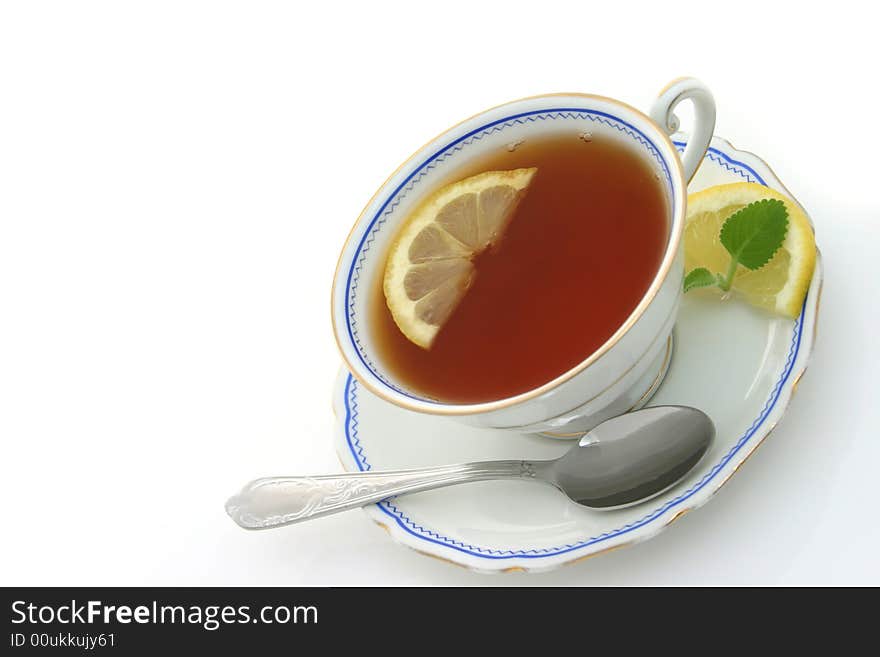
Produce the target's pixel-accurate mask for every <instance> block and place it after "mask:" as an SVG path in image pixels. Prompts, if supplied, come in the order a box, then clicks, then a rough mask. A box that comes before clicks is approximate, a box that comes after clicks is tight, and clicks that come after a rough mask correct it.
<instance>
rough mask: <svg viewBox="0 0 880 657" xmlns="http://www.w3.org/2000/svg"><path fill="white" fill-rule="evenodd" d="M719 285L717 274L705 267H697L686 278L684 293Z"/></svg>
mask: <svg viewBox="0 0 880 657" xmlns="http://www.w3.org/2000/svg"><path fill="white" fill-rule="evenodd" d="M717 283H718V281H717V280H716V278H715V274H713V273H712V272H710V271H709V270H708V269H706V268H705V267H697V268H696V269H693V270H691V272H690V273H689V274H688V275H687V276H685V277H684V291H685V292H690V291H691V290H693V289H695V288H698V287H709V286H710V285H715V284H717Z"/></svg>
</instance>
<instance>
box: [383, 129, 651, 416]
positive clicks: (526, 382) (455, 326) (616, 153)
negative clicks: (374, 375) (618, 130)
mask: <svg viewBox="0 0 880 657" xmlns="http://www.w3.org/2000/svg"><path fill="white" fill-rule="evenodd" d="M525 167H537V173H536V174H535V175H534V178H533V179H532V181H531V183H530V185H529V187H528V189H527V191H526V192H525V194H524V196H523V197H522V200H521V201H520V202H519V205H518V206H517V207H516V210H515V213H514V214H513V216H512V219H510V223H509V224H508V225H507V227H506V229H505V230H504V232H503V235H502V237H501V238H500V239H499V240H498V242H497V243H495V244H493V245H492V247H490V248H489V249H488V250H486V251H485V252H483V253H481V254H479V255H478V256H476V259H475V260H474V261H473V262H474V266H475V267H474V275H473V277H472V282H471V285H470V287H469V288H468V290H467V292H466V293H465V294H464V297H463V298H462V299H461V301H460V302H459V304H458V305H457V306H456V307H455V309H454V310H453V311H452V314H451V315H450V316H449V318H448V319H447V320H446V322H445V323H444V324H443V325H442V328H441V329H440V330H439V333H437V335H436V338H435V339H434V341H433V343H432V344H431V347H430V348H429V349H424V348H422V347H419V346H417V345H416V344H414V343H413V342H411V341H410V340H408V339H407V338H406V336H404V335H403V333H402V332H401V331H400V329H399V328H398V326H397V324H396V323H395V321H394V319H393V317H392V316H391V313H390V311H389V309H388V306H387V305H386V303H385V295H384V293H383V290H382V287H381V285H382V283H381V276H380V277H379V284H378V286H377V289H376V290H375V292H374V294H373V297H374V298H373V300H372V301H371V303H372V308H371V314H372V316H371V322H372V326H373V329H374V330H373V333H374V335H376V343H377V348H378V352H379V353H378V356H379V358H380V361H381V363H382V366H383V369H385V370H386V371H387V372H388V373H389V374H390V375H391V376H392V377H393V378H394V379H396V380H397V381H398V382H399V383H400V384H401V385H402V386H403V387H404V388H406V389H408V390H410V391H411V392H413V393H415V394H418V395H420V396H424V397H428V398H431V399H436V400H439V401H443V402H448V403H477V402H486V401H492V400H497V399H502V398H506V397H510V396H513V395H517V394H519V393H523V392H526V391H528V390H531V389H533V388H535V387H538V386H541V385H542V384H544V383H547V382H548V381H551V380H552V379H554V378H556V377H557V376H559V375H561V374H563V373H564V372H566V371H567V370H569V369H571V368H572V367H574V366H575V365H577V364H578V363H580V362H581V361H583V360H584V359H585V358H586V357H588V356H589V355H590V354H592V353H593V352H594V351H596V349H598V348H599V347H600V346H601V345H602V344H603V343H605V341H606V340H608V338H609V337H610V336H611V335H612V334H613V333H614V332H615V331H616V330H617V329H618V328H619V327H620V326H621V324H623V322H624V321H625V320H626V318H627V317H628V316H629V315H630V313H631V312H632V311H633V309H634V308H635V307H636V305H637V304H638V303H639V301H640V300H641V298H642V297H643V296H644V294H645V292H646V291H647V289H648V287H649V285H650V283H651V281H652V280H653V278H654V276H655V274H656V273H657V270H658V268H659V266H660V262H661V260H662V258H663V252H664V250H665V248H666V242H667V236H668V221H667V213H668V211H667V200H666V195H665V194H664V190H663V187H662V186H661V182H660V180H659V179H658V177H657V175H656V174H655V171H654V170H653V169H652V168H651V166H650V165H649V164H648V163H647V162H646V161H645V160H644V158H643V156H642V155H641V154H639V153H638V152H637V151H636V150H634V149H631V148H629V147H627V146H626V145H624V144H621V143H620V142H618V141H615V140H613V139H612V138H609V137H605V138H603V137H602V136H601V135H599V136H593V137H590V136H588V135H578V134H577V133H573V134H570V135H569V134H563V135H557V136H553V137H542V138H540V139H534V140H526V141H524V142H521V143H519V144H517V145H516V147H515V148H514V149H513V150H512V151H511V150H509V149H507V148H501V149H499V151H498V152H497V153H492V154H488V155H487V156H486V157H485V158H484V159H482V160H480V161H479V162H475V163H473V164H471V165H469V166H466V167H462V169H461V171H460V172H456V173H457V174H458V173H460V176H458V175H457V176H456V179H464V178H466V177H469V176H472V175H475V174H478V173H481V172H484V171H499V170H511V169H518V168H525Z"/></svg>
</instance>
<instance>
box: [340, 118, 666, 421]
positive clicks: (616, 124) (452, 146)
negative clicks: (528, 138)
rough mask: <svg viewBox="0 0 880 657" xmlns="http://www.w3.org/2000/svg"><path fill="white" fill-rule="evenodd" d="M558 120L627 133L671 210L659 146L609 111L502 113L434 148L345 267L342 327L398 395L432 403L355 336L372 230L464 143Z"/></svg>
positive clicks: (400, 187)
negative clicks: (387, 372)
mask: <svg viewBox="0 0 880 657" xmlns="http://www.w3.org/2000/svg"><path fill="white" fill-rule="evenodd" d="M558 119H565V120H572V119H574V120H579V119H583V120H587V121H590V122H592V123H602V124H604V125H607V126H609V127H612V128H614V129H616V130H618V131H619V132H621V133H625V134H627V135H628V136H629V137H631V138H632V139H633V140H634V141H635V142H637V143H638V144H640V145H641V146H643V147H644V148H645V150H647V151H648V153H649V155H650V156H651V157H652V158H653V159H654V160H655V161H656V162H657V163H658V164H659V165H660V167H661V170H662V171H663V172H664V174H665V176H666V183H667V185H668V186H669V195H670V198H671V199H672V202H673V206H672V212H673V214H674V213H675V194H674V193H673V188H672V174H671V173H670V171H669V167H668V166H667V164H666V161H665V160H664V159H663V157H662V156H661V155H660V149H659V148H657V146H656V145H655V144H654V142H652V141H651V140H650V139H649V138H648V137H647V135H645V134H644V133H643V132H642V131H641V130H639V129H638V128H636V127H635V126H633V125H632V124H630V123H628V122H626V121H624V120H623V119H621V118H619V117H617V116H614V115H613V114H609V113H608V112H601V111H599V110H591V109H583V108H572V107H558V108H550V109H543V110H534V111H531V112H522V113H519V114H512V115H510V116H506V117H504V118H501V119H498V120H496V121H492V122H490V123H486V124H484V125H482V126H480V127H479V128H475V129H474V130H471V131H470V132H468V133H467V134H465V135H462V136H461V137H459V138H458V139H456V140H454V141H452V142H450V143H448V144H446V145H445V146H443V147H442V148H440V149H438V150H437V151H435V152H434V153H433V154H432V155H430V156H429V157H428V158H427V159H425V160H424V161H423V162H422V163H421V164H420V165H419V166H417V167H416V168H415V170H413V172H412V173H410V174H409V175H408V176H407V177H406V178H405V179H404V180H403V181H402V182H401V183H400V184H399V185H398V186H397V188H396V189H395V190H394V191H393V192H391V194H389V195H388V197H387V198H386V200H385V202H384V203H382V205H381V206H380V207H379V209H378V210H377V211H376V213H375V214H374V215H373V218H372V219H371V220H370V223H369V224H368V225H367V228H366V230H365V231H364V235H363V237H361V240H360V242H359V243H358V247H357V249H356V251H355V254H354V257H353V258H352V265H351V267H350V268H349V270H348V276H347V278H346V288H345V298H346V306H347V312H346V328H347V330H348V336H349V339H350V340H351V342H352V344H353V345H354V346H355V353H357V356H358V358H359V359H360V361H361V362H362V363H363V364H364V366H365V367H366V368H367V369H368V370H369V371H370V373H371V374H372V375H373V376H374V377H375V378H376V379H377V380H378V381H379V382H380V383H381V384H382V385H384V386H385V387H387V388H389V389H390V390H393V391H395V392H397V393H398V394H401V395H404V396H406V397H409V398H410V399H415V400H416V401H420V402H423V403H426V404H434V403H436V402H434V401H433V400H430V399H425V398H424V397H419V396H417V395H413V394H412V393H410V392H407V391H406V390H403V389H402V388H400V387H399V386H396V385H394V384H393V383H392V382H391V381H389V380H388V378H387V377H385V376H384V375H383V374H382V373H381V372H379V370H378V368H376V366H375V365H374V364H373V361H372V359H371V358H370V357H369V355H368V354H367V352H366V349H365V348H364V346H363V343H362V342H361V339H360V336H359V335H358V328H357V318H356V317H355V313H354V307H355V299H356V295H357V291H358V282H359V280H360V272H361V269H362V268H363V265H364V261H365V258H366V254H367V252H368V251H369V250H370V247H371V246H372V244H373V242H374V240H375V236H376V233H378V231H379V230H380V229H381V228H382V226H383V224H384V223H385V221H386V220H387V219H388V217H389V216H390V215H391V214H392V213H393V212H394V210H395V209H396V208H397V206H398V205H400V202H401V201H402V200H403V199H404V198H405V197H406V195H407V194H408V193H409V192H410V191H412V190H413V188H414V187H415V186H416V185H417V184H418V183H419V182H420V181H421V180H422V179H423V178H424V177H425V176H426V175H427V174H428V172H429V171H430V170H431V169H433V168H435V167H436V166H437V165H438V164H440V163H441V162H444V161H445V160H447V159H449V158H450V157H453V156H455V155H456V154H457V153H460V152H461V151H462V150H464V148H465V147H466V146H468V145H470V144H472V143H474V142H476V141H479V140H480V139H482V138H483V137H486V136H488V135H491V134H494V133H496V132H502V131H503V130H505V129H506V128H510V127H513V126H516V125H525V124H526V123H534V122H536V121H547V120H558Z"/></svg>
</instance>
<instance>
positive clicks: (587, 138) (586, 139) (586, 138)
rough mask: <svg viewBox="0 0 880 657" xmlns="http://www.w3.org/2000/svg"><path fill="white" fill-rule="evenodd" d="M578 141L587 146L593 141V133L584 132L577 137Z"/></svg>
mask: <svg viewBox="0 0 880 657" xmlns="http://www.w3.org/2000/svg"><path fill="white" fill-rule="evenodd" d="M578 139H580V140H581V141H583V142H585V143H587V144H589V143H590V142H591V141H593V133H592V132H590V131H589V130H584V131H583V132H582V133H581V134H579V135H578Z"/></svg>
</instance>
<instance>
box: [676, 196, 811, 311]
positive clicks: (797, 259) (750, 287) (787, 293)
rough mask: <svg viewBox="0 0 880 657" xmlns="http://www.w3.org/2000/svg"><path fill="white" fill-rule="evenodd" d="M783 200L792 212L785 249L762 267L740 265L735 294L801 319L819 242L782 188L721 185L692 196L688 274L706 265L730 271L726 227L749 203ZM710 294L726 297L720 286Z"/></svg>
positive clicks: (687, 224)
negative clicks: (723, 233)
mask: <svg viewBox="0 0 880 657" xmlns="http://www.w3.org/2000/svg"><path fill="white" fill-rule="evenodd" d="M763 199H778V200H780V201H782V202H783V203H784V204H785V208H786V210H787V211H788V231H787V232H786V235H785V241H784V242H783V243H782V247H781V248H780V249H779V250H778V251H777V252H776V254H775V255H774V256H773V257H772V258H771V259H770V261H769V262H768V263H767V264H766V265H764V266H763V267H761V268H760V269H754V270H752V269H748V268H746V267H744V266H743V265H739V266H738V267H737V270H736V275H735V276H734V278H733V285H732V288H731V289H732V290H733V291H735V292H737V293H739V294H740V295H742V296H743V297H744V298H745V299H746V300H747V301H748V302H749V303H751V304H752V305H754V306H757V307H759V308H764V309H766V310H769V311H770V312H773V313H776V314H779V315H783V316H785V317H791V318H795V317H797V316H798V315H799V314H800V311H801V306H802V305H803V302H804V297H806V294H807V290H808V289H809V287H810V281H811V280H812V277H813V269H814V268H815V266H816V241H815V238H814V235H813V227H812V225H811V224H810V220H809V219H808V218H807V215H806V214H804V211H803V210H802V209H801V208H800V206H799V205H798V204H797V203H796V202H795V201H793V200H792V199H790V198H788V197H787V196H785V195H783V194H780V193H779V192H777V191H776V190H773V189H770V188H769V187H764V186H763V185H759V184H757V183H733V184H730V185H717V186H715V187H709V188H707V189H704V190H702V191H700V192H696V193H694V194H691V195H689V196H688V210H687V219H686V222H685V228H684V263H685V271H686V272H690V271H692V270H693V269H695V268H697V267H705V268H706V269H708V270H709V271H711V272H726V271H727V267H728V265H729V263H730V254H729V253H728V252H727V250H726V249H725V248H724V246H723V245H722V244H721V240H720V234H721V226H722V225H723V224H724V222H725V220H726V219H727V218H728V217H730V216H731V215H732V214H734V213H735V212H737V211H738V210H740V209H742V208H743V207H745V206H746V205H748V204H749V203H753V202H754V201H760V200H763ZM705 291H706V292H707V293H710V294H719V295H720V294H723V292H721V291H720V290H719V289H718V288H717V287H713V288H705Z"/></svg>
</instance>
